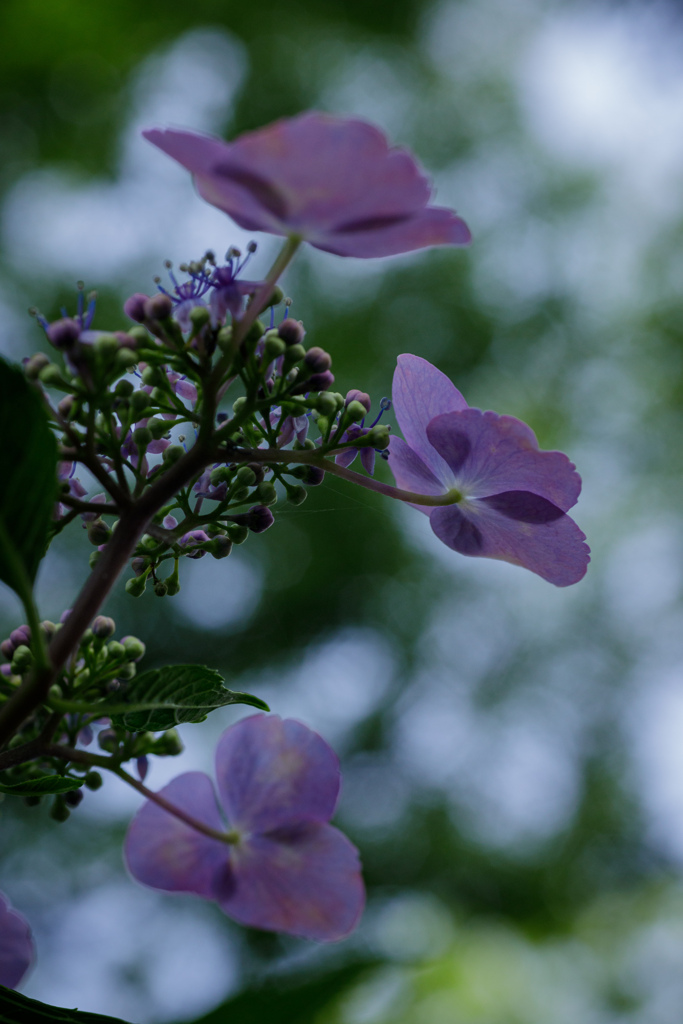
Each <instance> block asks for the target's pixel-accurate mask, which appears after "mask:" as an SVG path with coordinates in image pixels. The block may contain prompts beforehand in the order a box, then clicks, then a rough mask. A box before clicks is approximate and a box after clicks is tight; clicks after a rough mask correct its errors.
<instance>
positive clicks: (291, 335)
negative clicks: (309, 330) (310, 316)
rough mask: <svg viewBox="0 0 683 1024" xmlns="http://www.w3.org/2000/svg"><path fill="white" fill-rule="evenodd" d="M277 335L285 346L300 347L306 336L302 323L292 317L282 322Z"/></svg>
mask: <svg viewBox="0 0 683 1024" xmlns="http://www.w3.org/2000/svg"><path fill="white" fill-rule="evenodd" d="M277 333H278V334H279V336H280V337H281V338H282V340H283V341H284V343H285V345H300V344H301V342H302V341H303V340H304V335H305V334H306V332H305V330H304V325H303V324H302V323H301V321H300V320H293V319H292V318H291V317H287V319H286V320H283V321H282V323H281V324H280V326H279V327H278V329H277Z"/></svg>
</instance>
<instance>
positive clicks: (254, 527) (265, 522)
mask: <svg viewBox="0 0 683 1024" xmlns="http://www.w3.org/2000/svg"><path fill="white" fill-rule="evenodd" d="M274 522H275V519H274V517H273V513H272V512H271V511H270V509H269V508H266V506H265V505H254V506H253V508H250V509H249V511H248V512H247V513H246V518H245V526H246V527H247V529H249V530H251V532H252V533H263V532H264V530H267V529H269V527H271V526H272V525H273V523H274Z"/></svg>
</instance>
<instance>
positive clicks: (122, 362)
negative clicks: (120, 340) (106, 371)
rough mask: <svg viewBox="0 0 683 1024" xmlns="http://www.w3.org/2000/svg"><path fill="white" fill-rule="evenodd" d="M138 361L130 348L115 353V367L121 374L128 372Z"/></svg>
mask: <svg viewBox="0 0 683 1024" xmlns="http://www.w3.org/2000/svg"><path fill="white" fill-rule="evenodd" d="M137 361H138V357H137V355H136V354H135V352H134V351H133V349H132V348H127V347H126V348H120V349H119V350H118V352H117V353H116V359H115V360H114V364H115V366H116V367H117V368H118V369H119V370H120V371H121V372H123V373H125V371H126V370H129V369H130V367H131V366H135V364H136V363H137Z"/></svg>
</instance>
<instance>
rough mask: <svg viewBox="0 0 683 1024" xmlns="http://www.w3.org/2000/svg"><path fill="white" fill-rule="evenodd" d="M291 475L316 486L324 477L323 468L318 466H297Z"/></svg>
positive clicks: (311, 485)
mask: <svg viewBox="0 0 683 1024" xmlns="http://www.w3.org/2000/svg"><path fill="white" fill-rule="evenodd" d="M293 476H296V477H298V478H299V480H301V482H302V483H304V484H307V485H308V486H309V487H318V485H319V484H321V483H322V482H323V480H324V479H325V470H324V469H320V467H319V466H297V467H296V469H295V470H294V473H293Z"/></svg>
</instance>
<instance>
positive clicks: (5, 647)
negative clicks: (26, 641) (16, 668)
mask: <svg viewBox="0 0 683 1024" xmlns="http://www.w3.org/2000/svg"><path fill="white" fill-rule="evenodd" d="M17 646H18V645H17ZM0 651H2V653H3V654H4V656H5V657H6V658H7V660H8V661H11V660H12V655H13V654H14V644H13V643H12V641H11V640H3V641H2V643H1V644H0Z"/></svg>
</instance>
